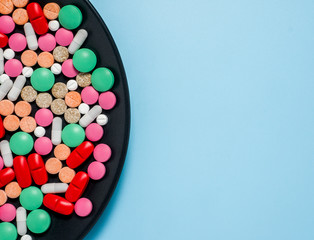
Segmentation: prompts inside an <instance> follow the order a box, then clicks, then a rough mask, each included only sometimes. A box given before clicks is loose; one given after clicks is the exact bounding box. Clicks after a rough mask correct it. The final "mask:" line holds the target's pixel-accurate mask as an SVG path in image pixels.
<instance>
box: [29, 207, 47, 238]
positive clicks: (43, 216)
mask: <svg viewBox="0 0 314 240" xmlns="http://www.w3.org/2000/svg"><path fill="white" fill-rule="evenodd" d="M26 224H27V227H28V229H29V230H30V231H31V232H33V233H36V234H41V233H44V232H46V231H47V230H48V228H49V227H50V224H51V218H50V215H49V214H48V213H47V212H46V211H44V210H42V209H37V210H34V211H32V212H30V214H28V216H27V220H26Z"/></svg>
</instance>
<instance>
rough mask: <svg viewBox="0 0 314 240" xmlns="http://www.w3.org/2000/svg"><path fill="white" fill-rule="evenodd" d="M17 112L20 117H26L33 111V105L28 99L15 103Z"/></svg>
mask: <svg viewBox="0 0 314 240" xmlns="http://www.w3.org/2000/svg"><path fill="white" fill-rule="evenodd" d="M14 111H15V114H16V115H17V116H19V117H26V116H28V115H29V114H31V112H32V106H31V105H30V104H29V103H28V102H26V101H19V102H18V103H17V104H15V108H14Z"/></svg>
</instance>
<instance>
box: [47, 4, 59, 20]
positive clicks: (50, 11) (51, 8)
mask: <svg viewBox="0 0 314 240" xmlns="http://www.w3.org/2000/svg"><path fill="white" fill-rule="evenodd" d="M59 12H60V6H59V5H58V4H57V3H48V4H46V5H45V7H44V15H45V17H46V18H48V19H49V20H54V19H56V18H58V16H59Z"/></svg>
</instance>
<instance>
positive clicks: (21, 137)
mask: <svg viewBox="0 0 314 240" xmlns="http://www.w3.org/2000/svg"><path fill="white" fill-rule="evenodd" d="M33 147H34V139H33V138H32V136H31V135H30V134H28V133H26V132H17V133H15V134H14V135H13V136H12V137H11V139H10V148H11V150H12V152H13V153H14V154H16V155H22V156H23V155H26V154H28V153H30V151H32V149H33Z"/></svg>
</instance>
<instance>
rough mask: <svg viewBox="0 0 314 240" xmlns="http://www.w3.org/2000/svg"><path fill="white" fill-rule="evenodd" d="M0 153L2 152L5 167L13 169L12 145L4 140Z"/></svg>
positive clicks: (0, 146) (0, 144)
mask: <svg viewBox="0 0 314 240" xmlns="http://www.w3.org/2000/svg"><path fill="white" fill-rule="evenodd" d="M0 151H1V155H2V159H3V162H4V166H6V167H12V166H13V155H12V152H11V148H10V144H9V142H8V141H7V140H2V141H1V142H0Z"/></svg>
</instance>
